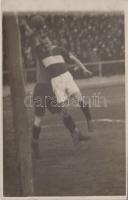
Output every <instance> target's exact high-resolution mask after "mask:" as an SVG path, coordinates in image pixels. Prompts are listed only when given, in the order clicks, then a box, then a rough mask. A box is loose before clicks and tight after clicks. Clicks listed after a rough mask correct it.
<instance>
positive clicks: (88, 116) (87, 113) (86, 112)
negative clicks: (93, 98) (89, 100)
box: [79, 101, 92, 121]
mask: <svg viewBox="0 0 128 200" xmlns="http://www.w3.org/2000/svg"><path fill="white" fill-rule="evenodd" d="M79 104H80V108H81V110H82V112H83V113H84V116H85V117H86V120H87V121H90V120H91V119H92V117H91V113H90V109H89V105H88V104H87V105H86V106H84V105H83V102H82V101H81V102H80V103H79Z"/></svg>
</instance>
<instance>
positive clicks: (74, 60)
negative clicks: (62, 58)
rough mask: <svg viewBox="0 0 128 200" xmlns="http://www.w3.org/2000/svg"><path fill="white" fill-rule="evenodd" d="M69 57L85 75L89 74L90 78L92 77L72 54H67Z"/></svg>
mask: <svg viewBox="0 0 128 200" xmlns="http://www.w3.org/2000/svg"><path fill="white" fill-rule="evenodd" d="M69 57H70V59H71V60H72V61H73V62H74V63H75V64H77V65H78V66H79V67H80V68H81V69H82V70H83V72H84V73H87V74H89V75H90V76H92V72H91V71H89V70H88V69H87V68H86V67H85V66H84V65H83V63H82V62H81V61H80V60H79V59H78V58H76V56H74V55H73V54H72V53H69Z"/></svg>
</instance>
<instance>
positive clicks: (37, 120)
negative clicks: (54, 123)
mask: <svg viewBox="0 0 128 200" xmlns="http://www.w3.org/2000/svg"><path fill="white" fill-rule="evenodd" d="M41 122H42V116H37V115H35V118H34V125H35V126H37V127H40V126H41Z"/></svg>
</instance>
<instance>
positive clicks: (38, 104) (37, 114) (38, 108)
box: [32, 84, 45, 158]
mask: <svg viewBox="0 0 128 200" xmlns="http://www.w3.org/2000/svg"><path fill="white" fill-rule="evenodd" d="M43 89H44V85H43V84H37V85H36V86H35V89H34V94H33V105H34V123H33V127H32V150H33V155H34V157H35V158H38V157H39V155H40V151H39V137H40V132H41V122H42V117H43V116H44V114H45V94H44V93H43Z"/></svg>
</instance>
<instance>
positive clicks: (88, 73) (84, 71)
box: [83, 70, 93, 77]
mask: <svg viewBox="0 0 128 200" xmlns="http://www.w3.org/2000/svg"><path fill="white" fill-rule="evenodd" d="M83 73H84V76H85V77H92V76H93V73H92V72H91V71H89V70H83Z"/></svg>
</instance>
